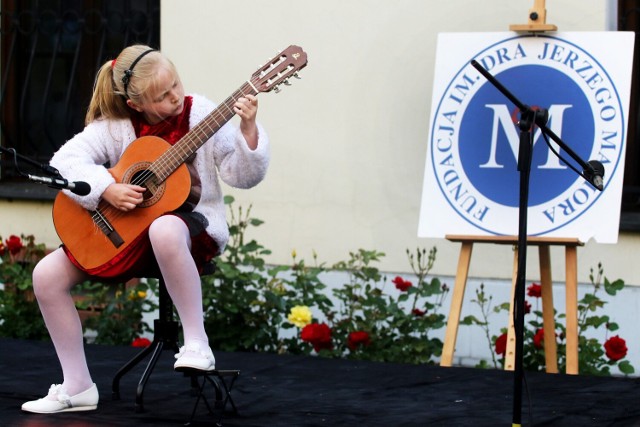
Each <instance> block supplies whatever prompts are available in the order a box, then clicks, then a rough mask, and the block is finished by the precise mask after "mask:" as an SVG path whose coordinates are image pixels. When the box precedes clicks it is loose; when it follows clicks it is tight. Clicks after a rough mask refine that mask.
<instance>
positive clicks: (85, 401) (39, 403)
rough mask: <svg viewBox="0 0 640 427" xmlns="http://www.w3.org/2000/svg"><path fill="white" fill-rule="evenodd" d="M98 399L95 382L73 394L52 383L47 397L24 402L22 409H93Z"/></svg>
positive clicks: (96, 405)
mask: <svg viewBox="0 0 640 427" xmlns="http://www.w3.org/2000/svg"><path fill="white" fill-rule="evenodd" d="M49 396H53V397H55V400H52V399H49ZM99 399H100V395H99V394H98V387H96V385H95V384H93V385H92V386H91V387H89V388H88V389H87V390H85V391H83V392H82V393H78V394H76V395H75V396H69V395H68V394H67V391H66V390H65V389H64V388H63V387H62V385H61V384H52V385H51V387H50V388H49V393H48V394H47V397H43V398H42V399H38V400H32V401H30V402H26V403H24V404H23V405H22V410H23V411H26V412H35V413H37V414H53V413H56V412H76V411H93V410H95V409H97V408H98V400H99Z"/></svg>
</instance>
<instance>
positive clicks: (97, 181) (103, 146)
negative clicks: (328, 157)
mask: <svg viewBox="0 0 640 427" xmlns="http://www.w3.org/2000/svg"><path fill="white" fill-rule="evenodd" d="M192 96H193V104H192V106H191V114H190V116H189V128H190V129H191V128H193V127H194V126H195V125H196V124H198V123H199V122H200V121H201V120H202V119H203V118H204V117H205V116H206V115H207V114H209V113H210V112H211V111H213V109H214V108H215V104H214V103H213V102H211V101H209V100H208V99H206V98H205V97H203V96H200V95H192ZM134 140H136V135H135V131H134V129H133V125H132V124H131V121H130V120H129V119H122V120H96V121H94V122H92V123H90V124H89V125H87V126H86V127H85V128H84V130H83V131H82V132H80V133H79V134H77V135H75V136H74V137H73V138H72V139H70V140H69V141H68V142H67V143H65V144H64V145H63V146H62V147H61V148H60V150H58V151H57V152H56V153H55V154H54V156H53V158H52V159H51V162H50V164H51V166H53V167H55V168H56V169H58V171H60V174H61V175H62V176H63V177H64V178H65V179H67V180H68V181H84V182H87V183H88V184H89V185H90V186H91V192H90V193H89V194H88V195H86V196H78V195H76V194H73V193H71V192H69V191H68V190H64V191H65V194H67V195H68V196H69V197H71V198H72V199H74V200H75V201H76V202H78V203H79V204H80V205H81V206H82V207H84V208H86V209H89V210H94V209H95V208H96V207H97V205H98V202H99V201H100V198H101V196H102V193H103V192H104V190H105V189H106V188H107V187H108V186H109V185H110V184H112V183H114V182H115V179H114V178H113V176H112V175H111V174H110V173H109V171H108V170H107V167H105V165H107V166H109V167H110V166H115V165H116V164H117V162H118V159H120V157H121V156H122V153H123V152H124V151H125V149H126V148H127V147H128V146H129V144H131V142H133V141H134ZM194 165H195V167H196V170H197V171H198V174H199V175H200V180H201V181H202V195H201V197H200V201H199V203H198V204H197V205H196V207H195V209H194V211H195V212H199V213H201V214H202V215H204V217H205V218H206V219H207V220H208V221H209V224H208V226H207V232H208V233H209V235H210V236H211V237H212V238H213V239H214V240H215V242H216V243H217V245H218V248H220V252H222V251H223V250H224V247H225V245H226V244H227V241H228V240H229V230H228V227H227V221H226V213H225V206H224V201H223V197H222V190H221V188H220V182H219V181H218V177H220V179H222V181H224V182H225V183H226V184H228V185H230V186H232V187H236V188H251V187H253V186H255V185H257V184H258V183H259V182H260V181H262V179H263V178H264V176H265V174H266V171H267V167H268V165H269V139H268V137H267V134H266V132H265V131H264V129H263V128H262V126H260V125H258V147H257V148H256V149H255V150H251V149H250V148H249V147H248V146H247V142H246V141H245V139H244V137H243V135H242V132H240V130H239V128H238V127H237V126H235V125H234V124H232V123H227V124H226V125H224V126H223V127H222V128H221V129H220V130H219V131H218V132H216V134H215V135H214V136H213V137H212V138H211V139H209V140H208V141H207V142H205V143H204V145H203V146H202V147H200V149H199V150H198V151H197V155H196V158H195V160H194ZM213 165H215V167H212V166H213Z"/></svg>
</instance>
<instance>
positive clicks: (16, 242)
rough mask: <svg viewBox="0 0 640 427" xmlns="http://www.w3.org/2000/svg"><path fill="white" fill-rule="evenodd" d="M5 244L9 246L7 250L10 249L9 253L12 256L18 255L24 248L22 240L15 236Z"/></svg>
mask: <svg viewBox="0 0 640 427" xmlns="http://www.w3.org/2000/svg"><path fill="white" fill-rule="evenodd" d="M5 243H6V244H7V249H9V253H10V254H11V255H16V254H17V253H18V252H20V250H21V249H22V248H23V247H24V245H23V244H22V239H21V238H20V237H18V236H15V235H11V236H9V238H8V239H7V240H5Z"/></svg>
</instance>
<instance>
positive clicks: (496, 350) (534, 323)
mask: <svg viewBox="0 0 640 427" xmlns="http://www.w3.org/2000/svg"><path fill="white" fill-rule="evenodd" d="M589 279H590V282H591V289H590V291H588V292H586V293H585V294H584V296H583V297H582V298H581V299H580V300H579V301H578V370H579V372H580V374H589V375H611V367H613V366H616V367H617V368H618V369H619V371H620V372H622V373H623V374H627V375H628V374H632V373H634V372H635V369H634V367H633V366H632V365H631V364H630V363H629V361H628V360H624V359H625V357H626V355H627V346H626V341H625V340H624V339H623V338H621V337H620V336H619V335H615V336H613V337H608V334H609V333H610V332H613V331H616V330H618V328H619V326H618V324H617V323H615V322H613V321H612V320H611V318H610V317H609V316H608V315H599V314H597V311H598V310H599V309H601V308H602V307H604V306H605V305H606V303H607V302H606V301H605V300H603V299H601V298H600V296H599V293H600V291H601V290H604V291H605V292H606V293H607V294H608V295H610V296H615V295H616V294H617V292H619V291H620V290H622V289H623V288H624V281H622V280H621V279H618V280H615V281H609V280H608V279H607V278H606V277H605V276H604V270H603V268H602V264H598V269H597V273H596V274H594V271H593V269H591V272H590V275H589ZM527 297H530V298H532V299H533V304H530V303H529V302H528V301H526V304H525V305H526V306H527V307H529V309H526V307H525V320H527V319H528V321H526V323H525V330H524V334H523V335H524V349H523V350H524V351H523V367H524V368H525V369H527V370H533V371H542V370H545V368H546V361H545V357H544V340H543V339H544V334H545V333H547V332H546V331H544V329H543V321H542V312H541V309H540V308H539V305H541V298H542V287H541V286H540V284H538V283H532V284H530V285H529V286H528V287H527ZM472 302H474V303H475V304H477V305H478V306H479V307H480V311H481V313H482V319H478V318H476V317H475V316H467V317H465V318H464V319H463V320H462V321H461V324H464V325H477V326H480V327H482V329H483V330H484V332H485V337H486V339H487V341H488V343H489V347H490V348H491V350H492V353H491V355H492V362H493V367H495V368H497V367H499V366H501V367H503V366H504V356H505V351H506V340H507V334H506V328H502V329H501V333H500V334H499V335H498V336H495V335H494V336H491V335H490V332H489V316H490V314H491V313H499V312H502V311H509V303H503V304H500V305H498V306H496V307H492V306H491V303H492V297H491V296H488V295H486V293H485V291H484V285H481V286H480V287H479V288H478V289H477V290H476V298H475V299H473V300H472ZM532 306H535V309H532ZM557 317H558V318H560V319H564V318H566V315H565V314H560V315H558V316H557ZM556 328H557V330H556V331H554V334H555V336H556V343H557V350H558V368H559V369H560V370H561V371H564V370H566V342H565V337H566V330H565V326H564V324H563V322H556ZM601 328H604V332H603V333H602V332H601V333H600V338H596V337H595V336H594V335H596V336H597V335H598V334H597V332H599V330H600V329H601ZM496 356H499V358H496ZM479 366H482V367H484V366H487V363H486V362H481V363H480V364H479Z"/></svg>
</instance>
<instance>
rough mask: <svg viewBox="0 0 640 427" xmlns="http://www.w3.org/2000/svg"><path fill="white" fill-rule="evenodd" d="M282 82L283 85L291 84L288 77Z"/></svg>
mask: <svg viewBox="0 0 640 427" xmlns="http://www.w3.org/2000/svg"><path fill="white" fill-rule="evenodd" d="M282 83H284V85H285V86H291V82H290V81H289V79H285V80H283V81H282Z"/></svg>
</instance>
